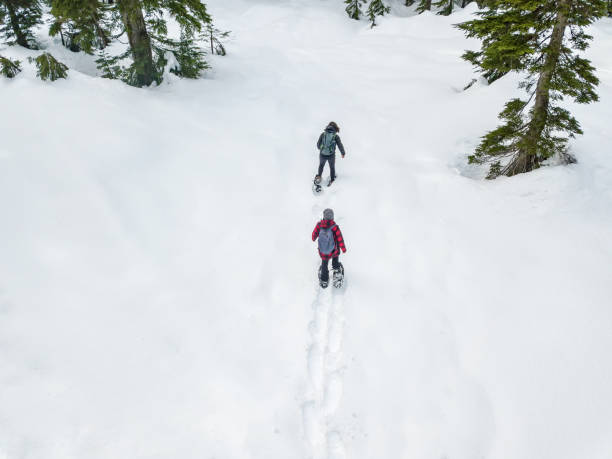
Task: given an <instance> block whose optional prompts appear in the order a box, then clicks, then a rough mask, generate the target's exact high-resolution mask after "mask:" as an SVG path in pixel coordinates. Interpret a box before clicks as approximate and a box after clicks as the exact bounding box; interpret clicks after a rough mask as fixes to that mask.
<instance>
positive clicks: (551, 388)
mask: <svg viewBox="0 0 612 459" xmlns="http://www.w3.org/2000/svg"><path fill="white" fill-rule="evenodd" d="M396 3H397V4H396V5H395V6H396V7H397V8H396V11H399V13H401V14H404V13H406V14H407V10H406V9H404V8H403V7H400V5H399V3H400V2H396ZM207 4H208V5H209V7H210V11H211V13H212V15H213V17H214V18H215V20H216V23H217V25H218V26H219V27H220V28H221V29H225V30H231V31H232V32H233V33H232V36H233V41H232V42H231V43H229V44H228V50H229V54H228V56H226V57H223V58H221V57H216V56H214V57H212V58H211V62H212V65H213V70H212V71H211V72H210V73H209V74H208V76H207V78H204V79H201V80H197V81H188V80H179V79H178V78H176V77H174V76H173V75H170V76H169V77H168V78H167V79H166V82H165V83H164V84H163V85H162V86H160V87H155V88H149V89H135V88H130V87H127V86H125V85H124V84H123V83H121V82H117V81H109V80H104V79H100V78H97V77H94V76H92V73H93V70H92V69H94V67H95V65H94V63H93V57H91V56H85V55H83V54H79V53H72V52H70V51H68V50H66V49H63V48H62V47H61V43H60V42H59V39H57V40H55V39H50V38H46V39H45V40H43V41H42V44H43V46H44V47H46V49H48V50H50V51H51V52H53V53H54V54H55V55H56V56H58V57H59V58H60V60H62V59H63V60H65V61H66V63H68V64H70V65H71V67H72V70H71V71H70V74H69V78H68V80H65V81H56V82H54V83H43V82H41V81H40V80H38V79H37V78H36V71H35V68H34V67H33V66H32V65H30V64H29V63H28V61H27V57H30V56H35V55H37V53H38V51H30V50H22V49H19V48H17V47H4V46H0V54H2V55H3V56H7V57H11V58H17V59H19V60H20V61H22V63H23V68H24V70H23V72H22V73H21V74H19V75H18V76H17V77H16V78H15V79H14V80H7V79H4V78H0V99H1V100H2V104H3V107H8V109H7V110H3V111H2V112H1V113H0V126H1V128H2V134H3V137H2V145H1V146H0V208H1V209H2V212H3V219H2V224H1V225H0V244H1V246H0V292H2V299H1V300H0V458H2V459H4V458H7V459H14V458H24V459H73V458H74V459H77V458H79V459H80V458H87V459H106V458H109V457H112V458H118V459H144V458H152V457H155V458H163V459H169V458H177V457H180V458H181V459H201V458H203V457H204V458H212V457H216V458H227V459H287V458H303V459H308V458H317V459H321V458H326V459H329V458H331V459H336V458H337V457H343V456H344V457H346V458H347V459H372V458H394V459H395V458H402V459H404V458H419V459H440V458H443V457H446V458H449V459H473V458H484V459H532V458H542V459H548V458H555V459H575V458H589V459H609V452H610V451H612V434H611V432H612V419H611V416H610V414H609V413H612V394H611V392H610V390H609V387H610V381H611V380H612V360H611V359H609V356H608V353H609V349H610V348H612V334H611V333H610V330H612V314H611V312H610V298H612V284H611V283H610V282H609V279H610V277H611V276H612V273H611V271H610V270H611V268H610V267H611V266H612V239H611V238H610V237H609V235H610V234H612V215H611V210H610V209H612V185H611V184H612V162H611V161H610V157H609V154H608V152H609V148H607V147H608V146H609V145H610V144H611V143H612V138H610V130H609V126H608V124H609V119H610V118H611V116H612V114H611V112H610V110H611V108H610V107H612V103H611V100H612V72H611V71H610V69H611V68H612V67H611V65H610V53H609V48H610V44H611V43H612V22H611V21H610V20H609V19H605V20H602V21H600V22H599V23H598V24H596V26H595V27H594V28H593V29H592V33H593V35H594V36H595V40H594V46H593V49H592V50H590V51H589V52H588V53H589V56H590V57H592V58H593V63H594V64H595V65H596V66H597V67H598V69H599V70H598V76H599V77H600V79H601V81H602V83H601V85H600V89H599V93H600V95H601V102H600V103H598V104H593V105H589V106H586V107H576V108H574V107H571V108H572V110H575V112H576V116H577V118H578V119H579V121H580V122H581V126H582V128H583V129H584V131H585V135H584V136H582V137H580V138H577V139H576V140H575V141H572V148H573V149H574V153H576V155H577V157H578V158H579V163H578V164H577V165H574V166H571V167H557V168H543V169H540V170H538V171H536V172H534V173H530V174H526V175H524V176H519V177H515V178H513V179H511V180H506V179H501V180H497V181H495V182H486V181H481V180H473V179H471V178H468V177H467V176H470V177H478V176H479V174H481V171H480V170H479V169H477V168H476V169H473V168H470V167H467V166H466V164H465V161H466V158H465V157H466V154H467V153H469V152H471V151H472V150H473V148H474V146H475V145H476V143H477V142H478V139H479V137H480V136H481V135H483V133H485V132H486V131H487V130H489V129H491V128H492V127H493V126H495V124H496V122H497V114H498V113H499V111H500V110H501V108H502V107H503V104H504V103H505V102H506V101H507V100H508V99H509V98H510V97H512V96H513V95H515V94H518V91H517V89H516V83H517V78H516V77H515V76H513V75H509V76H506V77H504V78H503V79H501V80H499V81H498V82H496V83H495V84H494V85H490V86H487V85H483V84H481V83H477V84H476V85H474V86H473V87H472V88H471V89H470V90H469V91H465V92H463V91H461V89H462V88H463V86H464V85H465V83H466V82H468V81H470V79H471V78H472V76H473V71H472V68H471V66H470V65H469V64H467V63H465V62H463V61H461V59H460V56H461V54H462V53H463V52H464V50H465V49H466V48H468V47H471V48H474V47H475V43H474V42H471V41H466V40H464V38H463V37H462V35H461V33H460V32H459V31H458V30H456V29H455V28H453V27H452V24H454V23H457V22H461V21H463V20H467V19H470V18H471V17H472V16H471V14H470V11H472V12H473V7H472V8H470V9H469V10H467V11H459V12H457V13H455V14H453V15H452V16H450V17H440V16H436V15H434V14H428V13H424V14H422V15H419V16H414V17H399V16H387V17H385V18H382V19H381V20H380V25H379V26H378V27H376V28H374V29H370V28H369V26H368V24H367V23H366V22H365V21H364V22H358V21H352V20H349V19H348V18H347V17H346V13H345V12H344V5H343V3H342V2H340V1H331V0H329V1H318V2H308V1H297V0H295V1H292V0H287V1H284V0H262V1H252V0H249V1H246V0H245V1H242V0H209V1H208V2H207ZM41 33H42V32H41ZM60 107H61V111H60ZM24 120H27V123H26V121H24ZM331 120H334V121H336V122H338V124H339V125H340V127H341V132H340V135H341V136H342V140H343V143H344V145H345V147H346V149H347V155H346V158H345V159H340V158H338V160H337V169H338V181H337V182H335V183H334V184H333V185H332V187H330V188H326V189H325V190H324V194H323V196H322V199H315V197H313V195H312V192H311V190H310V186H311V181H312V178H313V176H314V173H315V171H316V165H317V163H318V161H317V152H316V149H315V147H314V145H315V142H316V140H317V138H318V135H319V134H320V133H321V130H322V129H323V128H324V127H325V126H326V125H327V123H328V122H329V121H331ZM24 123H26V124H27V132H26V127H24V126H25V124H24ZM325 207H331V208H333V209H334V210H335V212H336V216H337V218H336V220H337V221H338V224H339V225H340V227H341V228H342V231H343V235H344V236H345V238H346V242H347V249H348V251H347V253H346V254H345V255H342V256H341V261H342V263H343V264H344V266H345V269H346V277H347V290H346V295H345V297H341V296H335V297H334V296H333V295H334V292H333V291H332V290H327V291H326V292H323V294H322V296H321V297H320V298H319V301H318V302H315V303H314V309H313V302H314V299H315V293H314V286H316V284H317V265H318V262H319V259H318V255H317V252H316V245H315V244H313V243H312V241H311V240H310V234H311V231H312V228H313V226H314V224H315V223H316V221H317V219H319V218H320V215H321V211H322V210H323V209H324V208H325ZM330 289H331V287H330ZM335 293H339V292H335ZM311 322H312V323H313V324H314V325H313V327H309V326H308V324H309V323H311ZM323 322H324V323H323ZM331 325H333V326H331ZM330 326H331V328H330ZM311 331H312V332H313V333H312V334H311ZM309 348H310V349H311V350H312V361H311V360H310V359H309V354H308V353H307V351H308V349H309ZM334 349H338V351H337V352H331V350H334ZM326 394H327V395H326ZM308 402H310V403H311V405H308ZM308 406H310V407H312V409H311V410H310V411H308V409H305V407H308ZM305 413H306V414H305ZM577 420H578V421H577Z"/></svg>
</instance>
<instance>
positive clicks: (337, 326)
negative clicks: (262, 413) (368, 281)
mask: <svg viewBox="0 0 612 459" xmlns="http://www.w3.org/2000/svg"><path fill="white" fill-rule="evenodd" d="M312 310H313V319H312V321H311V322H310V325H309V332H310V347H309V348H308V358H307V364H308V377H309V389H308V392H307V394H306V402H305V403H304V404H303V406H302V418H303V426H304V434H305V436H306V439H307V441H308V443H309V444H310V447H311V457H312V458H313V459H345V458H346V453H345V448H344V443H343V441H342V436H341V434H340V432H338V431H337V430H336V429H335V428H334V424H333V421H334V414H335V413H336V410H337V409H338V406H339V404H340V400H341V398H342V389H343V381H342V370H343V369H342V337H343V327H344V292H343V291H338V292H337V291H335V290H334V289H333V287H330V289H329V290H321V289H319V292H318V293H317V296H316V298H315V300H314V302H313V303H312Z"/></svg>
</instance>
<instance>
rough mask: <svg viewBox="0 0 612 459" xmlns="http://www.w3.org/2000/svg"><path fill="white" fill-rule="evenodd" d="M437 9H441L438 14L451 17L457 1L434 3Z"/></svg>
mask: <svg viewBox="0 0 612 459" xmlns="http://www.w3.org/2000/svg"><path fill="white" fill-rule="evenodd" d="M434 6H435V7H436V8H440V11H438V14H441V15H442V16H449V15H451V14H452V12H453V7H454V6H455V0H439V1H437V2H435V3H434Z"/></svg>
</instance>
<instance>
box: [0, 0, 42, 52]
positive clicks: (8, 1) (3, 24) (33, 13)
mask: <svg viewBox="0 0 612 459" xmlns="http://www.w3.org/2000/svg"><path fill="white" fill-rule="evenodd" d="M41 17H42V8H41V4H40V2H39V1H38V0H0V37H3V38H4V39H5V40H6V41H7V43H8V44H10V45H13V44H15V43H16V44H18V45H20V46H23V47H24V48H30V49H36V48H37V46H36V41H35V40H34V35H33V34H32V28H34V27H35V26H37V25H38V24H40V23H41Z"/></svg>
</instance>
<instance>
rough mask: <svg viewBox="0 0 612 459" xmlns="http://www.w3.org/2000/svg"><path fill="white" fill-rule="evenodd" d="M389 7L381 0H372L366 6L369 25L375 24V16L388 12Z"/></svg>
mask: <svg viewBox="0 0 612 459" xmlns="http://www.w3.org/2000/svg"><path fill="white" fill-rule="evenodd" d="M390 11H391V8H390V7H388V6H387V5H385V4H384V3H383V0H372V2H371V3H370V5H369V6H368V11H367V13H366V14H367V16H368V19H369V20H370V27H375V26H376V17H377V16H384V15H385V14H389V12H390Z"/></svg>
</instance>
